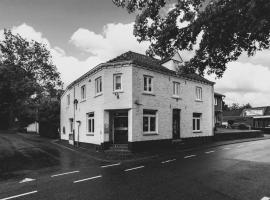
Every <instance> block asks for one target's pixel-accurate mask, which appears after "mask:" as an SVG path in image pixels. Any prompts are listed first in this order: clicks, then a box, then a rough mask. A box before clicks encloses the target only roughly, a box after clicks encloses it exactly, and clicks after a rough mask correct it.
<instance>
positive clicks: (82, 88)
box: [81, 85, 86, 100]
mask: <svg viewBox="0 0 270 200" xmlns="http://www.w3.org/2000/svg"><path fill="white" fill-rule="evenodd" d="M85 98H86V87H85V85H83V86H82V87H81V99H82V100H84V99H85Z"/></svg>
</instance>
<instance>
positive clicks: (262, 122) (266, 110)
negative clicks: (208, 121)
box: [223, 106, 270, 129]
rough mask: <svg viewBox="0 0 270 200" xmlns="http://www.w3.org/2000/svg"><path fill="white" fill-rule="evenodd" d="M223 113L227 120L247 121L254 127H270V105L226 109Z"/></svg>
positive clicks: (224, 118)
mask: <svg viewBox="0 0 270 200" xmlns="http://www.w3.org/2000/svg"><path fill="white" fill-rule="evenodd" d="M223 115H224V116H223V121H225V122H229V121H231V122H233V123H245V124H248V125H250V126H251V127H252V128H253V129H265V128H270V106H264V107H255V108H246V109H238V110H230V111H224V112H223Z"/></svg>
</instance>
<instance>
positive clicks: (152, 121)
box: [150, 117, 156, 131]
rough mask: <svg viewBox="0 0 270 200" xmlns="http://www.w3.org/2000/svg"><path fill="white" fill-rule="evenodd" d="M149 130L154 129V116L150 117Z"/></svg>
mask: <svg viewBox="0 0 270 200" xmlns="http://www.w3.org/2000/svg"><path fill="white" fill-rule="evenodd" d="M150 131H156V117H151V118H150Z"/></svg>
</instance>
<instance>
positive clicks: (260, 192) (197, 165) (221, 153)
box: [0, 140, 270, 200]
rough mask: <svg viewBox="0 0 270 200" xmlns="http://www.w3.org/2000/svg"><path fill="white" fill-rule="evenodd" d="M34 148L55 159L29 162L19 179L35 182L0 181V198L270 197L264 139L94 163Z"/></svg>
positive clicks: (269, 151)
mask: <svg viewBox="0 0 270 200" xmlns="http://www.w3.org/2000/svg"><path fill="white" fill-rule="evenodd" d="M31 144H32V145H36V144H35V142H33V143H31ZM38 148H40V149H41V150H42V151H46V152H47V150H48V149H49V150H48V152H49V154H50V151H51V153H54V152H53V151H57V152H58V153H59V154H56V156H55V158H54V159H55V163H53V165H52V167H48V166H47V165H46V166H45V167H44V168H40V166H38V167H37V166H35V165H33V166H34V167H37V169H36V170H32V171H35V172H34V173H33V172H32V173H25V174H24V175H25V176H27V177H20V180H21V179H22V178H32V179H35V180H32V181H29V182H24V183H19V179H11V180H10V179H9V180H7V181H2V182H0V199H59V200H61V199H65V200H67V199H91V200H92V199H177V200H179V199H187V200H191V199H196V200H198V199H207V200H211V199H213V200H214V199H215V200H217V199H221V200H223V199H224V200H232V199H233V200H235V199H239V200H243V199H244V200H247V199H250V200H251V199H252V200H256V199H259V200H261V199H263V198H264V199H263V200H266V199H268V197H270V157H269V155H270V140H260V141H252V142H244V143H238V144H231V145H224V146H219V147H214V148H208V149H201V150H190V151H179V152H175V153H171V154H168V155H166V156H162V157H158V158H152V159H148V160H144V161H135V162H127V163H103V162H99V161H96V160H94V159H91V158H89V157H87V155H82V154H81V153H78V152H74V151H71V150H68V149H64V148H61V147H59V146H56V145H54V144H52V143H48V142H45V141H43V142H40V144H39V147H38ZM45 154H46V153H45ZM49 154H47V155H49ZM53 155H54V154H53ZM50 159H52V158H50ZM50 159H49V160H50ZM42 161H43V160H42ZM45 164H46V163H45ZM38 165H39V164H38ZM32 175H33V176H32ZM34 175H36V176H34ZM22 180H23V179H22Z"/></svg>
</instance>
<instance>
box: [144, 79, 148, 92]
mask: <svg viewBox="0 0 270 200" xmlns="http://www.w3.org/2000/svg"><path fill="white" fill-rule="evenodd" d="M143 85H144V86H143V88H144V91H147V77H144V78H143Z"/></svg>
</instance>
